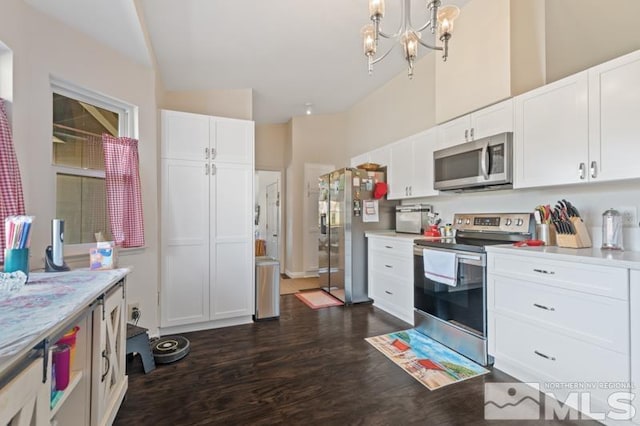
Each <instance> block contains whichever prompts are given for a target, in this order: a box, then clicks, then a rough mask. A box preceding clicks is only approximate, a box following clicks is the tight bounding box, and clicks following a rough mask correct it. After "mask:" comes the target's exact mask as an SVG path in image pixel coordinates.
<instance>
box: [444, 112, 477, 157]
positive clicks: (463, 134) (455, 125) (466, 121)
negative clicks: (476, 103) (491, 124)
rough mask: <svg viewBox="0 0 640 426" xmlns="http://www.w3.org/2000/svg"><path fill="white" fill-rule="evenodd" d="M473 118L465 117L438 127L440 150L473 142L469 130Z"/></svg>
mask: <svg viewBox="0 0 640 426" xmlns="http://www.w3.org/2000/svg"><path fill="white" fill-rule="evenodd" d="M470 127H471V117H470V116H469V115H463V116H462V117H460V118H456V119H455V120H451V121H447V122H446V123H443V124H441V125H439V126H438V149H444V148H449V147H450V146H453V145H458V144H461V143H465V142H468V141H470V140H471V138H470V137H469V128H470Z"/></svg>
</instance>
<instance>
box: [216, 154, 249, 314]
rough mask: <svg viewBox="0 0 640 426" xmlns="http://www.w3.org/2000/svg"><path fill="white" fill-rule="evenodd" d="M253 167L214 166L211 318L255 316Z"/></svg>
mask: <svg viewBox="0 0 640 426" xmlns="http://www.w3.org/2000/svg"><path fill="white" fill-rule="evenodd" d="M253 183H254V170H253V167H252V166H248V165H242V164H226V163H217V164H215V166H214V168H213V170H212V175H211V194H210V202H211V209H210V210H211V219H210V220H211V248H210V253H211V255H210V256H211V259H210V266H209V268H210V275H211V293H210V312H211V319H212V320H218V319H224V318H233V317H240V316H245V315H251V314H252V313H253V277H254V261H253V244H254V240H253V229H254V218H253V207H254V197H253Z"/></svg>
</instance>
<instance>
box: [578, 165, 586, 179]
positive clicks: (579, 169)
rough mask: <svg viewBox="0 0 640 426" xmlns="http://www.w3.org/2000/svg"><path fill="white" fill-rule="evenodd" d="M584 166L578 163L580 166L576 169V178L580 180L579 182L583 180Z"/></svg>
mask: <svg viewBox="0 0 640 426" xmlns="http://www.w3.org/2000/svg"><path fill="white" fill-rule="evenodd" d="M584 173H585V166H584V163H580V166H579V167H578V177H579V178H580V180H584V177H585V174H584Z"/></svg>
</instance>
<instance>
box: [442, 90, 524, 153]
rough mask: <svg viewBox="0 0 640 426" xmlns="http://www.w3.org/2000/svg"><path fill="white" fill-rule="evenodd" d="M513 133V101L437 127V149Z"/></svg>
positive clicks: (500, 103) (508, 100) (507, 101)
mask: <svg viewBox="0 0 640 426" xmlns="http://www.w3.org/2000/svg"><path fill="white" fill-rule="evenodd" d="M512 131H513V99H507V100H506V101H502V102H499V103H497V104H495V105H491V106H488V107H486V108H483V109H481V110H478V111H475V112H473V113H471V114H467V115H463V116H462V117H459V118H456V119H455V120H451V121H448V122H446V123H444V124H441V125H440V126H438V149H443V148H448V147H450V146H453V145H457V144H461V143H464V142H471V141H473V140H477V139H481V138H484V137H487V136H493V135H497V134H499V133H504V132H512Z"/></svg>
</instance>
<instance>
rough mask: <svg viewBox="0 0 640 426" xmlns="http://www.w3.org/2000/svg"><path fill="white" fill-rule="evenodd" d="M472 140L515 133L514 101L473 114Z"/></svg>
mask: <svg viewBox="0 0 640 426" xmlns="http://www.w3.org/2000/svg"><path fill="white" fill-rule="evenodd" d="M469 132H470V134H469V136H470V139H473V140H476V139H481V138H485V137H487V136H493V135H497V134H499V133H504V132H513V99H507V100H506V101H503V102H500V103H498V104H495V105H491V106H490V107H487V108H483V109H481V110H480V111H476V112H474V113H473V114H471V130H470V131H469Z"/></svg>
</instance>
